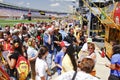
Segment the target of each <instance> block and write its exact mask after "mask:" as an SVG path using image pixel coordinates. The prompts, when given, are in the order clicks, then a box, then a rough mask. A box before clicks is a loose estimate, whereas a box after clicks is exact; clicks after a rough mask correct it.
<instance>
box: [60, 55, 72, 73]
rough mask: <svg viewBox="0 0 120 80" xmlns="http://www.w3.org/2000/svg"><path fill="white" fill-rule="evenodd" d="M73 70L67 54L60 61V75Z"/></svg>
mask: <svg viewBox="0 0 120 80" xmlns="http://www.w3.org/2000/svg"><path fill="white" fill-rule="evenodd" d="M71 70H73V65H72V62H71V60H70V57H69V56H68V54H66V55H65V56H64V58H63V60H62V73H64V72H67V71H71Z"/></svg>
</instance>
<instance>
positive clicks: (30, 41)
mask: <svg viewBox="0 0 120 80" xmlns="http://www.w3.org/2000/svg"><path fill="white" fill-rule="evenodd" d="M34 39H35V38H30V39H28V42H27V43H28V45H29V46H32V42H33V40H34Z"/></svg>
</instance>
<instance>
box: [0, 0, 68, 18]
mask: <svg viewBox="0 0 120 80" xmlns="http://www.w3.org/2000/svg"><path fill="white" fill-rule="evenodd" d="M29 11H31V13H32V15H31V17H32V18H46V17H49V16H55V17H64V16H66V15H67V13H59V12H52V11H44V10H38V9H30V8H26V7H20V6H15V5H12V4H8V3H2V2H0V18H11V19H18V18H20V17H22V16H24V17H26V16H27V15H28V12H29ZM40 12H44V15H43V14H40Z"/></svg>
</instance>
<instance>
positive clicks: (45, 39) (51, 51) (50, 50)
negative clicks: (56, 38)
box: [43, 34, 53, 54]
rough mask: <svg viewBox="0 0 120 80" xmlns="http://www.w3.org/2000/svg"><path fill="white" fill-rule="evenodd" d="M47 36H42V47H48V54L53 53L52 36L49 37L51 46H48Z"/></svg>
mask: <svg viewBox="0 0 120 80" xmlns="http://www.w3.org/2000/svg"><path fill="white" fill-rule="evenodd" d="M48 39H49V36H48V35H47V34H44V36H43V45H45V46H47V47H48V50H49V53H50V54H52V53H53V36H51V44H48Z"/></svg>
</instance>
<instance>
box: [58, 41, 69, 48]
mask: <svg viewBox="0 0 120 80" xmlns="http://www.w3.org/2000/svg"><path fill="white" fill-rule="evenodd" d="M69 45H70V44H69V43H68V42H66V41H61V42H60V47H67V46H69Z"/></svg>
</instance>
